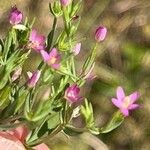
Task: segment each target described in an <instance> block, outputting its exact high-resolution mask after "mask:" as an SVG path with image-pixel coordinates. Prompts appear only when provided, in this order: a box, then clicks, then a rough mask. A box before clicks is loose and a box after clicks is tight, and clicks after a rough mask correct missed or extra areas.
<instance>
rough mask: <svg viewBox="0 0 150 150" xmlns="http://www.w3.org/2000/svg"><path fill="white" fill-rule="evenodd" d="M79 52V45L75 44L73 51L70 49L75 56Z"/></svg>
mask: <svg viewBox="0 0 150 150" xmlns="http://www.w3.org/2000/svg"><path fill="white" fill-rule="evenodd" d="M80 50H81V43H77V44H76V45H75V46H74V47H73V49H72V52H73V54H74V55H75V56H76V55H78V54H79V53H80Z"/></svg>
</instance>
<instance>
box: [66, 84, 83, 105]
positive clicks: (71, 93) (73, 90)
mask: <svg viewBox="0 0 150 150" xmlns="http://www.w3.org/2000/svg"><path fill="white" fill-rule="evenodd" d="M79 93H80V88H79V87H78V85H77V84H74V85H72V86H70V87H68V88H67V89H66V91H65V98H66V99H67V100H68V101H69V102H70V103H74V102H78V101H80V100H81V98H82V97H81V96H79Z"/></svg>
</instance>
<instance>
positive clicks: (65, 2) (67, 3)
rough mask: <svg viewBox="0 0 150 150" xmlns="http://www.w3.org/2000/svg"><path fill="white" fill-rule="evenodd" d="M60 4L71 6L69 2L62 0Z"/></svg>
mask: <svg viewBox="0 0 150 150" xmlns="http://www.w3.org/2000/svg"><path fill="white" fill-rule="evenodd" d="M60 3H61V5H62V6H68V5H69V0H60Z"/></svg>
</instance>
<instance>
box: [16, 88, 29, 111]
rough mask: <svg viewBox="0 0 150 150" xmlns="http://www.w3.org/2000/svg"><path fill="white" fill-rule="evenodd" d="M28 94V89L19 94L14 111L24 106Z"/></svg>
mask: <svg viewBox="0 0 150 150" xmlns="http://www.w3.org/2000/svg"><path fill="white" fill-rule="evenodd" d="M27 94H28V91H23V93H22V94H21V95H20V96H19V98H18V100H17V103H16V107H15V110H14V113H17V112H18V111H19V109H20V108H21V107H22V106H23V104H24V103H25V100H26V96H27Z"/></svg>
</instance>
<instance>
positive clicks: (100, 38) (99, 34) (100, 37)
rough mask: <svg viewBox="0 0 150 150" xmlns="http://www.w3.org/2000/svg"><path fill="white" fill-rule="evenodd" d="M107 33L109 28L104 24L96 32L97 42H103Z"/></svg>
mask: <svg viewBox="0 0 150 150" xmlns="http://www.w3.org/2000/svg"><path fill="white" fill-rule="evenodd" d="M106 34H107V28H106V27H104V26H99V27H98V28H97V29H96V32H95V39H96V41H97V42H101V41H103V40H104V39H105V37H106Z"/></svg>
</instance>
